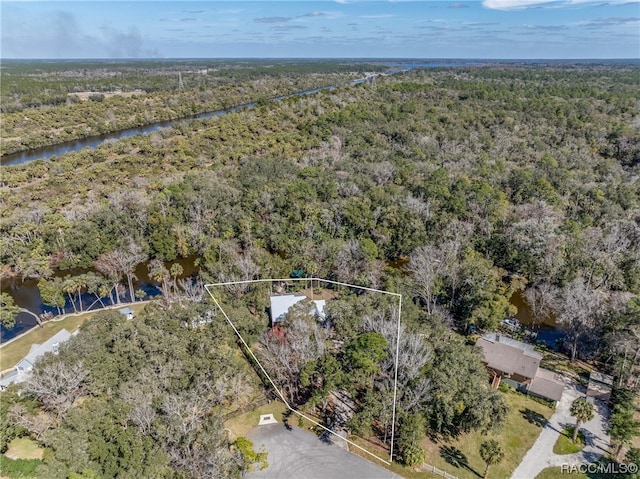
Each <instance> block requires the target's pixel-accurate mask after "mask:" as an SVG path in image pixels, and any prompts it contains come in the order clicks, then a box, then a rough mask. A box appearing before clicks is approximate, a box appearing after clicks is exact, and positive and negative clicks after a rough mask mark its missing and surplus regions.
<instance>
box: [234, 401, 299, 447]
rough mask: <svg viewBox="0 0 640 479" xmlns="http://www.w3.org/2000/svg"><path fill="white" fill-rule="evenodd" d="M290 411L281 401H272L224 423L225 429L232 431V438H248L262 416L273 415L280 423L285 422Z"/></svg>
mask: <svg viewBox="0 0 640 479" xmlns="http://www.w3.org/2000/svg"><path fill="white" fill-rule="evenodd" d="M287 411H288V409H287V406H285V405H284V403H282V402H281V401H271V402H270V403H269V404H265V405H264V406H260V407H258V408H256V409H254V410H252V411H249V412H246V413H244V414H240V415H238V416H235V417H233V418H231V419H229V420H227V421H226V422H225V423H224V427H225V428H227V429H229V431H231V438H232V439H235V438H237V437H240V436H246V435H247V433H248V432H249V431H251V430H252V429H253V428H254V427H256V426H257V425H258V421H259V420H260V416H261V415H262V414H273V417H274V418H275V419H276V421H278V422H283V414H285V413H286V412H287Z"/></svg>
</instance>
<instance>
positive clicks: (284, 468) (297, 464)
mask: <svg viewBox="0 0 640 479" xmlns="http://www.w3.org/2000/svg"><path fill="white" fill-rule="evenodd" d="M247 436H248V437H249V439H251V440H252V441H253V443H254V447H255V449H256V450H260V447H261V446H262V445H264V447H265V449H266V451H267V453H268V457H267V461H268V463H269V467H267V468H266V469H264V470H262V471H254V472H251V473H249V474H247V475H246V477H247V478H250V479H258V478H270V479H336V478H341V477H343V478H349V479H401V478H400V477H399V476H397V475H395V474H393V473H392V472H390V471H388V470H386V469H384V468H382V467H380V466H378V465H376V464H374V463H372V462H369V461H366V460H364V459H362V458H361V457H359V456H356V455H355V454H352V453H350V452H348V451H346V450H344V449H341V448H339V447H338V446H335V445H332V444H327V443H325V442H323V441H321V440H320V439H318V437H317V436H315V435H314V434H311V433H310V432H308V431H305V430H304V429H300V428H297V427H291V429H289V430H287V429H285V427H284V425H283V424H281V423H278V424H269V425H266V426H258V427H256V428H255V429H252V430H251V431H250V432H249V434H247Z"/></svg>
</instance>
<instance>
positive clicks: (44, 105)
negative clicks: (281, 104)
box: [0, 60, 385, 155]
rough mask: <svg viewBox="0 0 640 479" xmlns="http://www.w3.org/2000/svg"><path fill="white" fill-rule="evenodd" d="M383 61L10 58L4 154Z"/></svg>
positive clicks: (335, 79) (350, 76) (248, 98)
mask: <svg viewBox="0 0 640 479" xmlns="http://www.w3.org/2000/svg"><path fill="white" fill-rule="evenodd" d="M384 69H385V67H383V66H380V65H371V64H367V63H357V64H349V63H344V62H335V61H334V62H328V61H327V62H322V63H317V62H304V63H291V62H287V61H286V60H285V61H283V60H278V61H274V62H269V63H265V62H258V61H253V62H252V61H248V62H224V61H213V60H199V61H188V60H184V61H179V62H164V61H146V62H139V61H120V62H117V61H113V62H108V63H105V62H100V61H83V62H77V61H76V62H73V61H67V62H62V63H60V62H43V63H36V64H35V65H34V64H33V63H31V62H24V61H8V62H4V63H3V65H2V84H1V85H0V105H1V106H0V111H2V113H3V115H2V125H1V127H0V154H2V155H4V154H8V153H15V152H18V151H24V150H29V149H32V148H38V147H42V146H47V145H54V144H57V143H60V142H64V141H70V140H75V139H78V138H84V137H89V136H94V135H100V134H103V133H108V132H113V131H118V130H123V129H125V128H132V127H138V126H142V125H147V124H149V123H154V122H160V121H165V120H173V119H176V118H184V117H188V116H191V115H196V114H198V113H204V112H211V111H216V110H220V109H223V108H229V107H231V106H235V105H241V104H245V103H249V102H252V101H261V100H265V99H268V98H271V97H273V96H277V95H289V94H292V93H297V92H300V91H303V90H308V89H313V88H318V87H322V86H327V85H339V84H344V83H347V82H348V81H349V80H354V79H357V78H359V77H362V76H363V74H364V72H377V71H381V70H384Z"/></svg>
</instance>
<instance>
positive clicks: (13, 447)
mask: <svg viewBox="0 0 640 479" xmlns="http://www.w3.org/2000/svg"><path fill="white" fill-rule="evenodd" d="M43 452H44V449H42V448H41V447H40V446H38V444H37V443H36V442H35V441H33V440H32V439H29V438H28V437H19V438H16V439H14V440H13V441H11V442H10V443H9V448H8V449H7V452H5V453H4V455H5V456H7V457H8V458H9V459H42V453H43Z"/></svg>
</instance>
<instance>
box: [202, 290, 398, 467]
mask: <svg viewBox="0 0 640 479" xmlns="http://www.w3.org/2000/svg"><path fill="white" fill-rule="evenodd" d="M313 280H316V281H317V282H320V281H322V282H325V283H330V284H337V285H340V286H347V287H350V288H357V289H362V290H365V291H371V292H374V293H382V294H388V295H390V296H396V297H397V298H398V329H397V334H396V361H395V371H394V380H393V412H392V416H391V447H390V453H389V460H388V461H387V460H385V459H382V458H381V457H379V456H377V455H376V454H374V453H372V452H370V451H367V450H366V449H364V448H363V447H361V446H359V445H358V444H356V443H355V442H353V441H350V440H349V439H347V438H344V437H342V436H340V435H339V434H337V433H335V432H333V431H332V430H331V429H329V428H327V427H325V426H323V425H322V424H320V423H318V422H317V421H315V420H314V419H312V418H310V417H308V416H306V415H305V414H304V413H301V412H300V411H297V410H296V409H293V408H292V407H291V406H290V405H289V403H288V402H287V400H286V399H285V397H284V394H282V392H281V391H280V390H279V389H278V387H277V386H276V384H275V383H274V382H273V380H272V379H271V376H269V374H268V373H267V371H265V369H264V367H262V364H261V363H260V361H258V358H256V356H255V354H253V351H251V348H250V347H249V345H248V344H247V343H246V341H245V340H244V338H243V337H242V335H241V334H240V332H239V331H238V330H237V328H236V327H235V325H234V324H233V322H232V321H231V319H230V318H229V316H228V315H227V313H226V312H225V310H224V309H222V306H221V305H220V303H219V302H218V300H217V299H216V297H215V296H214V295H213V293H212V292H211V290H210V289H209V288H214V287H220V286H226V285H231V284H250V283H267V282H274V281H282V282H288V281H311V288H313ZM204 287H205V289H206V290H207V293H209V296H211V299H213V301H214V302H215V303H216V306H217V307H218V309H220V311H221V312H222V314H223V316H224V317H225V319H226V320H227V322H228V323H229V324H230V325H231V327H232V328H233V330H234V331H235V333H236V335H237V336H238V338H240V341H242V344H244V347H245V348H246V350H247V351H248V353H249V354H250V355H251V357H252V358H253V360H254V361H255V362H256V364H257V365H258V367H259V368H260V370H261V371H262V372H263V373H264V375H265V376H266V377H267V379H268V380H269V382H270V383H271V385H272V386H273V389H274V390H275V391H276V393H277V394H278V396H279V397H280V399H282V402H284V404H285V406H286V407H287V409H289V410H290V411H291V412H294V413H295V414H297V415H298V416H301V417H303V418H305V419H307V420H308V421H311V422H312V423H313V424H315V425H316V426H319V427H321V428H322V429H324V430H325V431H327V432H329V433H331V434H333V435H334V436H338V437H339V438H340V439H342V440H344V441H346V442H348V443H349V444H351V445H352V446H355V447H357V448H358V449H360V450H361V451H363V452H365V453H366V454H369V455H370V456H373V457H375V458H376V459H378V460H379V461H382V462H384V463H385V464H387V465H391V462H392V461H393V444H394V437H395V424H396V399H397V394H398V358H399V355H400V316H401V314H402V294H400V293H392V292H391V291H383V290H381V289H375V288H367V287H366V286H358V285H355V284H349V283H341V282H339V281H332V280H330V279H322V278H272V279H251V280H246V281H226V282H224V283H212V284H205V285H204Z"/></svg>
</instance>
